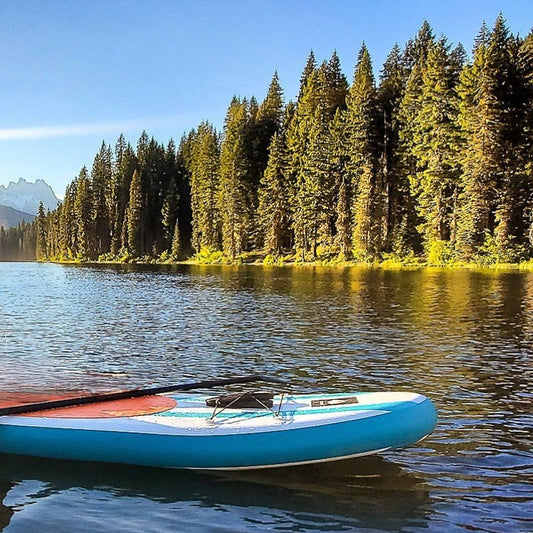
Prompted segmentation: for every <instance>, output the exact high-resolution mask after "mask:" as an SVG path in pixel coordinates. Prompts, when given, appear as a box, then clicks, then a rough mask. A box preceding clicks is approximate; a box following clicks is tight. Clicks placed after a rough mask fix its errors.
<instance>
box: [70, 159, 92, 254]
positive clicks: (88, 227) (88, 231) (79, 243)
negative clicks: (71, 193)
mask: <svg viewBox="0 0 533 533" xmlns="http://www.w3.org/2000/svg"><path fill="white" fill-rule="evenodd" d="M91 212H92V203H91V190H90V181H89V173H88V171H87V168H86V167H83V168H82V169H81V171H80V174H79V176H78V180H77V187H76V198H75V200H74V213H75V220H74V224H75V227H76V230H75V235H76V237H75V256H76V258H78V259H81V260H87V259H89V258H90V257H91V250H92V246H91V243H92V237H93V231H92V216H91Z"/></svg>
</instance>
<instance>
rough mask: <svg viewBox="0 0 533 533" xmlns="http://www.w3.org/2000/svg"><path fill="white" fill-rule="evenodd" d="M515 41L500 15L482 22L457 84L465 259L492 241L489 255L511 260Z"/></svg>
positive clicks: (515, 206)
mask: <svg viewBox="0 0 533 533" xmlns="http://www.w3.org/2000/svg"><path fill="white" fill-rule="evenodd" d="M515 45H516V42H515V41H514V39H512V38H511V37H510V35H509V30H508V29H507V26H506V24H505V21H504V19H503V17H502V16H501V15H500V16H499V17H498V18H497V20H496V23H495V25H494V29H493V31H492V32H488V30H487V29H486V26H485V25H483V27H482V28H481V31H480V33H479V35H478V38H477V39H476V45H475V49H474V61H473V64H472V65H471V66H467V67H465V69H464V71H463V73H462V75H461V83H460V86H459V88H458V92H459V94H460V97H461V106H460V116H459V120H460V123H461V127H462V130H463V135H464V139H465V143H464V151H463V161H462V163H463V189H464V192H463V194H462V195H461V197H460V203H461V216H460V218H459V228H458V249H459V251H460V253H461V254H462V256H463V257H465V258H466V259H469V258H471V257H472V256H473V255H474V254H475V253H476V251H478V249H479V248H480V247H481V246H482V245H484V243H485V245H484V246H485V248H486V247H487V246H489V245H490V243H492V242H494V251H493V255H494V260H503V261H509V260H513V259H514V258H513V257H511V256H512V255H513V250H514V247H515V243H516V237H517V236H518V235H517V233H516V219H517V218H520V216H521V213H520V211H522V210H523V209H524V203H525V200H524V199H523V198H522V199H521V198H519V196H518V194H517V192H518V191H519V190H520V185H519V183H520V175H521V170H520V166H519V165H520V162H519V159H520V158H517V157H516V156H517V153H519V148H518V146H519V143H520V142H521V141H520V139H521V131H520V130H521V129H522V128H523V121H522V117H521V116H520V105H519V104H518V102H517V93H519V88H518V84H519V80H518V77H517V76H516V64H517V59H516V55H513V53H512V51H513V47H514V46H515Z"/></svg>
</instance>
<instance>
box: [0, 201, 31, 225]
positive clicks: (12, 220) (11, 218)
mask: <svg viewBox="0 0 533 533" xmlns="http://www.w3.org/2000/svg"><path fill="white" fill-rule="evenodd" d="M34 218H35V215H31V214H30V213H23V212H22V211H17V210H16V209H13V208H12V207H9V206H7V205H0V226H1V227H3V228H4V229H8V228H12V227H13V226H18V225H19V224H20V223H21V222H32V221H33V219H34Z"/></svg>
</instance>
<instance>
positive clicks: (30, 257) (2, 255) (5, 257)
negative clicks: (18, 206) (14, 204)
mask: <svg viewBox="0 0 533 533" xmlns="http://www.w3.org/2000/svg"><path fill="white" fill-rule="evenodd" d="M36 229H37V228H36V224H34V223H27V222H21V223H20V224H19V225H18V226H16V227H13V228H8V229H4V227H2V226H0V261H35V249H36V244H37V235H36Z"/></svg>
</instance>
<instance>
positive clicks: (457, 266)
mask: <svg viewBox="0 0 533 533" xmlns="http://www.w3.org/2000/svg"><path fill="white" fill-rule="evenodd" d="M37 262H40V263H54V264H64V265H80V266H83V265H87V266H90V265H154V266H156V265H169V266H173V265H190V266H206V267H239V266H246V267H248V266H257V267H268V268H285V267H290V268H316V267H320V268H325V269H328V268H331V269H340V268H342V269H345V268H369V269H376V270H487V271H513V272H529V271H531V272H533V261H527V262H523V263H494V264H480V263H450V264H430V263H428V262H427V261H421V262H418V263H415V262H412V263H402V262H400V261H398V262H396V261H390V260H386V261H381V262H378V261H375V262H362V261H361V262H357V261H330V260H325V261H321V260H315V261H294V260H290V259H286V260H283V259H281V260H277V261H274V262H270V261H268V262H266V261H265V260H262V261H261V260H259V259H255V260H253V261H251V260H250V261H246V260H242V259H241V260H240V259H236V260H235V261H229V260H228V261H205V260H197V259H194V258H189V259H184V260H181V261H169V260H163V261H161V260H158V259H149V258H139V259H131V260H129V261H121V260H119V259H117V260H110V259H105V260H98V259H94V260H87V261H82V260H56V259H49V260H45V261H42V260H41V261H37Z"/></svg>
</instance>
